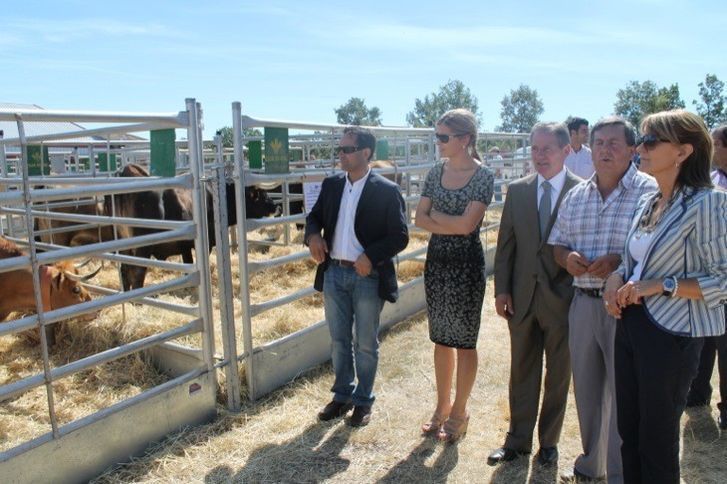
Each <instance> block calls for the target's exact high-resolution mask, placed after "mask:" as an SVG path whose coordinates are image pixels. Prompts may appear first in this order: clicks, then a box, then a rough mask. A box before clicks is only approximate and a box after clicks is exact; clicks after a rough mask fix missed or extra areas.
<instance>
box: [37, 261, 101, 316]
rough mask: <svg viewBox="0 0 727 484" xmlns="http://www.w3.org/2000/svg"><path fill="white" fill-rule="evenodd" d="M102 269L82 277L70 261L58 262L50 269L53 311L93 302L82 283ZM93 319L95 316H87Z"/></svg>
mask: <svg viewBox="0 0 727 484" xmlns="http://www.w3.org/2000/svg"><path fill="white" fill-rule="evenodd" d="M100 270H101V267H99V268H98V269H96V270H95V271H94V272H92V273H91V274H87V275H84V276H80V275H79V274H78V269H76V267H74V266H73V264H72V263H71V262H69V261H63V262H57V263H56V264H53V265H52V266H49V267H48V273H49V277H50V305H51V309H60V308H64V307H67V306H72V305H74V304H79V303H83V302H87V301H90V300H91V295H90V294H89V293H88V291H87V290H86V288H84V287H83V285H82V283H83V282H86V281H88V280H89V279H91V278H92V277H93V276H95V275H96V274H98V272H99V271H100ZM89 317H90V318H93V317H95V314H91V315H90V316H86V317H84V318H83V319H86V318H89Z"/></svg>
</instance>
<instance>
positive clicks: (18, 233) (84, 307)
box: [0, 99, 216, 481]
mask: <svg viewBox="0 0 727 484" xmlns="http://www.w3.org/2000/svg"><path fill="white" fill-rule="evenodd" d="M0 119H2V120H14V121H16V122H17V124H18V130H19V134H20V135H19V137H18V138H17V139H4V140H0V145H1V146H3V147H5V146H16V147H19V148H20V159H19V163H17V165H16V166H17V169H18V171H17V173H16V174H15V175H13V173H12V170H8V168H7V158H6V157H3V159H2V160H0V162H2V165H3V168H2V173H3V177H2V178H0V187H1V188H0V213H2V214H3V215H4V216H5V218H4V220H3V226H4V235H5V237H6V238H7V239H8V240H11V241H13V242H15V243H16V244H18V245H19V246H22V247H24V248H25V249H26V251H27V254H28V255H23V256H20V257H11V258H7V259H2V260H0V274H1V273H6V272H9V271H17V270H26V271H27V270H30V271H31V273H32V280H33V288H34V293H35V304H36V310H37V311H36V313H37V314H35V315H31V316H26V317H22V318H20V319H15V320H12V321H9V322H6V323H3V324H1V325H0V336H5V335H9V334H14V333H19V332H22V331H26V330H28V329H32V328H36V329H37V330H38V331H39V332H40V345H41V356H42V360H43V371H42V373H39V374H35V375H32V376H28V377H25V378H21V379H19V380H16V381H12V382H10V383H7V384H4V385H1V386H0V403H2V402H8V401H9V400H12V399H15V398H18V396H20V395H22V394H24V393H26V392H29V391H30V390H32V389H34V388H38V387H45V389H46V395H47V411H48V415H49V421H50V428H49V431H48V432H47V433H46V434H44V435H42V436H40V437H37V438H35V439H33V440H31V441H28V442H25V443H23V444H21V445H18V446H16V447H14V448H11V449H9V450H6V451H4V452H2V453H0V474H1V475H3V476H8V478H10V480H12V477H13V476H16V477H17V476H23V479H29V480H33V478H32V477H33V476H37V478H38V479H43V476H45V478H47V476H48V475H51V474H48V472H50V469H51V468H50V467H49V466H51V465H52V466H53V467H52V470H53V474H52V475H54V476H55V477H54V478H57V479H58V480H59V481H64V480H77V479H85V478H89V477H91V476H93V475H95V474H96V473H98V472H99V471H100V470H101V469H103V468H104V467H105V466H107V465H108V464H109V463H111V462H115V461H118V460H123V459H126V458H128V456H129V455H131V454H133V453H135V452H138V451H139V450H141V449H143V448H144V447H145V446H146V445H147V444H148V442H149V440H153V439H158V438H160V437H162V436H163V435H165V434H166V433H168V432H170V431H173V430H174V429H175V428H179V427H180V426H182V425H185V424H189V423H194V422H198V421H200V419H209V418H211V417H212V416H213V415H214V412H215V394H216V375H215V368H214V359H213V354H214V342H213V338H212V325H211V321H212V317H211V307H210V301H211V287H210V281H209V263H208V254H209V250H208V241H207V240H206V238H207V230H206V228H205V225H204V224H205V222H206V211H205V200H204V196H203V193H204V190H203V189H202V185H201V179H202V162H201V160H202V143H201V109H200V106H199V104H198V103H196V102H195V100H194V99H188V100H187V101H186V106H185V109H184V110H183V111H181V112H178V113H98V112H56V111H26V112H18V111H7V110H0ZM61 120H62V121H72V122H89V123H97V124H102V123H120V124H114V125H111V126H105V127H99V128H94V129H90V130H81V131H76V132H68V133H60V134H54V135H47V136H33V137H26V136H24V124H25V123H26V122H32V121H61ZM163 128H166V129H168V128H175V129H184V130H186V134H187V137H188V140H189V141H188V143H189V150H188V151H189V161H190V165H189V167H190V172H189V173H188V174H186V175H181V176H177V177H174V178H166V179H160V178H149V179H128V178H127V179H124V178H78V177H53V176H37V177H36V176H29V175H28V163H27V152H28V146H29V145H31V144H38V143H41V142H43V143H53V142H58V140H62V139H69V138H75V137H79V136H80V135H83V136H88V135H89V134H98V135H109V134H112V133H119V132H123V133H132V132H139V131H148V130H153V129H163ZM2 151H3V153H4V152H5V150H4V149H3V150H2ZM92 159H93V158H92ZM91 165H92V166H93V165H94V163H91ZM39 185H42V186H43V187H44V188H35V187H37V186H39ZM169 188H186V189H190V190H191V193H192V199H193V211H194V218H193V220H191V221H188V222H175V221H165V220H152V219H137V218H121V217H115V216H114V215H115V214H113V213H112V214H111V216H106V215H81V214H64V213H59V212H52V211H47V210H43V209H40V208H39V207H45V208H48V207H51V208H57V207H58V206H59V204H60V205H62V204H63V203H68V202H67V201H69V200H76V199H79V198H84V197H86V198H88V197H96V196H105V195H114V194H122V193H133V192H140V191H147V190H155V191H158V190H164V189H169ZM53 204H55V206H54V205H53ZM39 217H44V218H48V219H55V220H61V221H66V222H73V223H80V224H86V225H82V226H89V227H95V226H98V225H113V226H121V225H126V226H134V227H145V228H153V229H157V230H158V232H154V233H151V234H147V235H140V236H133V237H129V238H119V239H115V240H108V241H99V242H98V243H94V244H90V245H84V246H78V247H61V246H57V245H54V244H45V243H41V242H37V241H36V240H35V236H36V235H37V232H36V230H35V228H34V223H33V220H34V219H35V218H39ZM178 240H194V247H195V252H196V254H197V257H196V261H195V263H194V264H191V265H190V264H179V263H172V262H164V261H153V260H149V259H144V258H139V257H134V256H131V255H125V254H121V253H120V252H121V251H125V250H128V249H132V248H135V247H140V246H144V245H151V244H157V243H163V242H173V241H178ZM41 249H45V251H41ZM82 257H93V258H95V259H98V260H106V261H115V262H123V263H125V264H132V265H137V266H146V267H161V268H165V269H169V270H173V271H175V272H176V275H175V276H174V277H172V278H171V279H170V280H167V281H164V282H162V283H158V284H153V285H148V286H146V287H143V288H139V289H133V290H129V291H126V292H123V291H117V290H114V289H109V288H104V287H99V286H90V285H89V286H88V287H87V288H88V289H89V290H90V291H91V292H94V293H96V294H97V295H100V296H101V297H98V298H95V299H92V300H90V301H87V302H83V303H81V304H76V305H73V306H68V307H65V308H61V309H53V310H50V311H44V310H43V301H42V297H41V294H42V291H41V277H40V268H41V266H44V265H48V264H53V263H55V262H58V261H62V260H67V259H75V258H82ZM180 288H195V290H196V292H197V295H198V304H197V305H193V306H187V305H179V304H172V303H170V302H164V301H161V300H158V299H157V298H155V296H158V295H160V294H165V293H168V292H169V291H172V290H177V289H180ZM131 302H135V303H137V304H150V305H154V306H156V307H161V308H163V309H165V310H168V311H172V312H174V313H176V314H178V317H179V325H178V326H177V327H175V328H173V329H170V330H167V331H163V332H159V333H157V334H153V335H151V336H148V337H144V338H140V339H136V340H133V341H129V342H127V343H124V344H122V345H119V346H116V347H113V348H108V349H107V350H105V351H102V352H99V353H96V354H92V355H88V356H85V357H83V358H81V359H78V360H76V361H71V362H69V363H67V364H63V365H60V366H55V367H53V366H52V365H51V361H50V358H49V344H48V335H47V333H48V331H49V329H50V328H51V326H52V325H54V324H57V323H58V322H59V321H62V320H65V319H68V318H73V317H77V316H81V315H88V314H92V313H95V312H97V311H99V310H101V309H104V308H109V307H112V306H115V305H120V304H124V303H131ZM190 334H200V335H201V345H200V348H199V350H200V352H201V354H202V359H201V360H199V363H198V364H196V365H193V367H191V368H188V369H187V371H185V372H183V373H182V374H179V375H176V376H174V377H172V378H171V379H170V380H169V381H166V382H165V383H163V384H161V385H158V386H155V387H152V388H148V389H145V390H143V391H142V392H141V393H139V394H137V395H136V396H133V397H131V398H128V399H126V400H122V401H120V402H118V403H115V404H114V405H112V406H110V407H108V408H105V409H103V410H101V411H98V412H95V413H93V414H91V415H88V416H86V417H84V418H82V419H80V420H76V421H72V422H70V423H67V424H65V425H60V424H59V423H58V417H57V411H58V410H57V407H56V401H55V400H56V399H55V395H54V388H53V384H54V382H57V381H58V380H60V379H62V378H67V377H70V376H72V375H75V374H78V373H79V372H82V371H84V370H87V369H89V368H93V367H95V366H98V365H101V364H104V363H108V362H111V361H114V360H117V359H119V358H122V357H125V356H128V355H132V354H136V353H139V352H142V351H147V350H149V349H152V348H155V347H158V346H159V345H161V344H162V343H165V342H168V341H172V340H175V339H177V338H180V337H182V336H185V335H190ZM185 390H186V391H188V395H187V397H189V398H188V399H187V400H186V401H185V400H184V399H180V398H177V399H174V400H173V401H170V399H169V396H170V395H172V394H175V395H177V396H180V395H184V391H185ZM192 394H195V397H194V398H192ZM167 411H169V412H173V414H172V415H165V414H166V412H167ZM150 415H154V416H155V418H152V419H151V421H150V420H149V417H150ZM160 415H164V417H163V418H159V416H160ZM114 423H115V424H114ZM99 425H100V426H99ZM102 428H103V429H104V430H101V429H102ZM79 435H83V436H85V438H84V437H81V438H80V439H79V438H78V436H79ZM69 439H72V440H73V442H75V443H76V444H80V445H74V446H71V445H63V442H66V444H68V442H69V441H70V440H69ZM53 441H57V442H58V444H57V445H51V446H44V445H43V444H45V443H49V442H53ZM79 441H80V442H79ZM58 458H60V460H58ZM48 459H50V460H48ZM28 462H31V463H33V465H32V466H30V468H29V467H28V465H27V464H28ZM99 466H100V467H99ZM44 473H45V474H44Z"/></svg>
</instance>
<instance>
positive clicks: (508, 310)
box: [495, 294, 515, 319]
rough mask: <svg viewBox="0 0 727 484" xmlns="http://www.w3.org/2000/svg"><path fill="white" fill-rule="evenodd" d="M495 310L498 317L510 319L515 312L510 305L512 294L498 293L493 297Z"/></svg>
mask: <svg viewBox="0 0 727 484" xmlns="http://www.w3.org/2000/svg"><path fill="white" fill-rule="evenodd" d="M495 311H497V314H498V315H500V317H502V318H505V319H510V318H511V317H512V316H513V315H514V314H515V309H514V308H513V307H512V295H511V294H498V295H497V296H496V297H495Z"/></svg>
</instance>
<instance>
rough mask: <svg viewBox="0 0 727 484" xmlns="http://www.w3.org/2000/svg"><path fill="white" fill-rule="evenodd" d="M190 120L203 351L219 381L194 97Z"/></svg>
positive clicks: (189, 104)
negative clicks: (216, 368) (215, 364)
mask: <svg viewBox="0 0 727 484" xmlns="http://www.w3.org/2000/svg"><path fill="white" fill-rule="evenodd" d="M186 106H187V114H188V116H189V120H188V122H189V124H188V126H187V139H188V140H189V162H190V163H189V165H190V172H191V174H192V203H193V204H194V213H195V217H194V218H195V222H196V226H197V235H196V237H195V238H194V253H195V260H196V262H197V271H198V272H199V274H200V280H199V315H200V318H201V319H202V323H203V324H202V327H203V328H204V330H203V333H202V354H203V357H204V361H205V364H206V365H207V371H208V372H209V374H210V377H211V378H212V380H213V381H214V382H215V386H216V385H217V377H216V373H215V370H214V333H213V327H212V309H211V305H212V288H211V283H210V279H209V246H208V241H207V213H206V211H205V208H204V207H205V198H206V197H205V196H204V195H205V190H204V186H203V185H202V160H203V158H202V136H201V133H200V131H201V129H200V128H201V113H200V109H199V104H197V102H196V101H195V100H194V99H192V98H188V99H186Z"/></svg>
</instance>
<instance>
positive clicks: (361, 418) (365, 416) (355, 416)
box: [348, 405, 371, 427]
mask: <svg viewBox="0 0 727 484" xmlns="http://www.w3.org/2000/svg"><path fill="white" fill-rule="evenodd" d="M370 421H371V407H367V406H365V405H356V406H355V407H354V408H353V413H352V414H351V418H350V419H349V420H348V425H350V426H351V427H364V426H366V425H368V424H369V422H370Z"/></svg>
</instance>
